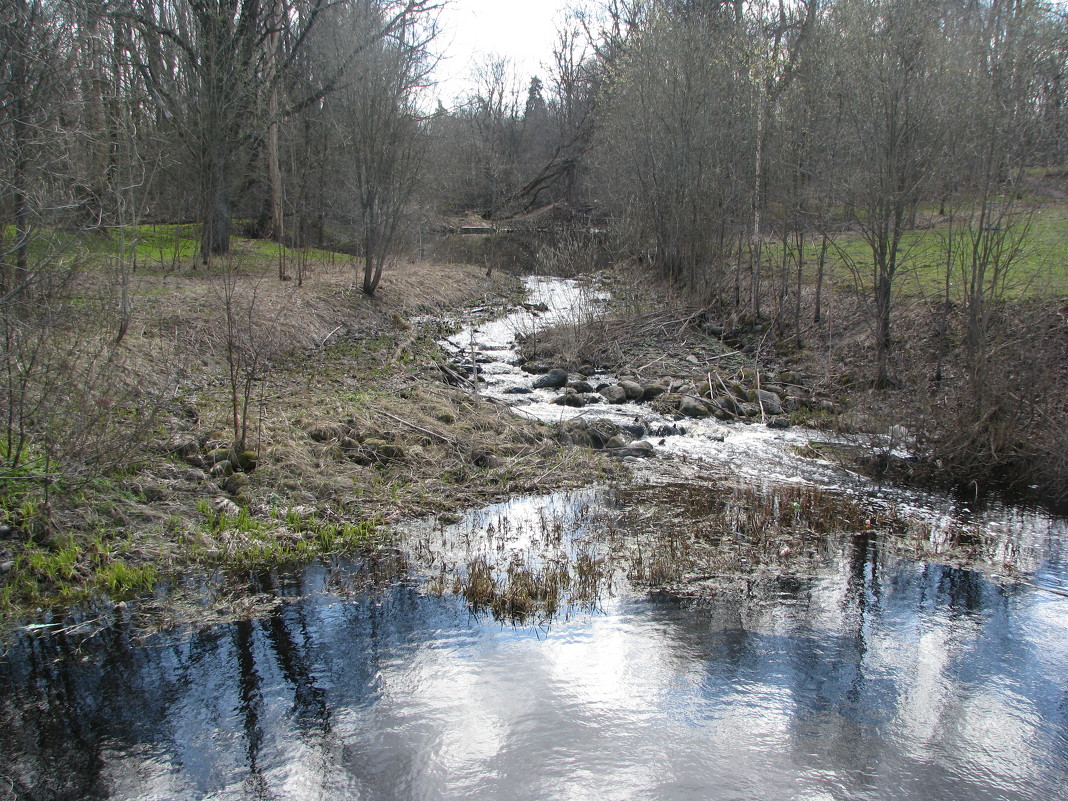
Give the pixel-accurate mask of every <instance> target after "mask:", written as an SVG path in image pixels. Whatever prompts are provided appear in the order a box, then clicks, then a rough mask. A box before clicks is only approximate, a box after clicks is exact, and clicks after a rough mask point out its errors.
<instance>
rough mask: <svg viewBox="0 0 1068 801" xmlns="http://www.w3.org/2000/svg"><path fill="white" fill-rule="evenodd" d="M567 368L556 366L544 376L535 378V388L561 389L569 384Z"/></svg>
mask: <svg viewBox="0 0 1068 801" xmlns="http://www.w3.org/2000/svg"><path fill="white" fill-rule="evenodd" d="M567 379H568V375H567V370H564V369H562V368H560V367H554V368H553V369H552V370H550V371H549V372H547V373H546V374H545V375H543V376H539V377H538V378H536V379H534V389H560V388H561V387H563V386H565V385H566V384H567Z"/></svg>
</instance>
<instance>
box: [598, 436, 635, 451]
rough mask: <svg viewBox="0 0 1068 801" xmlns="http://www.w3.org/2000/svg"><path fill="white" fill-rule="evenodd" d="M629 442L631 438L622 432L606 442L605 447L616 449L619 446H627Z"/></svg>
mask: <svg viewBox="0 0 1068 801" xmlns="http://www.w3.org/2000/svg"><path fill="white" fill-rule="evenodd" d="M629 443H630V439H629V438H628V437H625V436H623V435H622V434H616V435H615V436H614V437H612V438H611V439H610V440H608V442H606V443H605V444H604V447H605V449H606V450H609V449H611V450H614V449H617V448H625V447H627V445H628V444H629Z"/></svg>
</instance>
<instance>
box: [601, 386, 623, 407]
mask: <svg viewBox="0 0 1068 801" xmlns="http://www.w3.org/2000/svg"><path fill="white" fill-rule="evenodd" d="M600 394H601V396H602V397H603V398H604V399H605V400H606V401H608V402H609V403H624V402H626V400H627V391H626V390H625V389H623V387H621V386H614V387H605V388H604V389H602V390H600Z"/></svg>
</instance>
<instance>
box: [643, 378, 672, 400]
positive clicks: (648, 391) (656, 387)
mask: <svg viewBox="0 0 1068 801" xmlns="http://www.w3.org/2000/svg"><path fill="white" fill-rule="evenodd" d="M667 391H668V388H667V387H666V386H664V385H663V384H662V383H660V382H659V381H653V382H650V383H648V384H646V385H645V386H644V387H642V397H643V398H644V399H645V400H652V399H653V398H658V397H660V396H661V395H663V394H664V393H665V392H667Z"/></svg>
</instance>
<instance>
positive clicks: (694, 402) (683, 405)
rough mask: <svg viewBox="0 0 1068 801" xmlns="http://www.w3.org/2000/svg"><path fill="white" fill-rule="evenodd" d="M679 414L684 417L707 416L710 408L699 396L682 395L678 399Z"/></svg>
mask: <svg viewBox="0 0 1068 801" xmlns="http://www.w3.org/2000/svg"><path fill="white" fill-rule="evenodd" d="M679 414H681V415H683V416H685V417H708V415H709V414H711V410H710V409H709V408H708V406H707V405H706V404H705V403H704V402H703V401H702V400H701V399H700V398H695V397H694V396H693V395H683V396H682V398H681V400H679Z"/></svg>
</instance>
